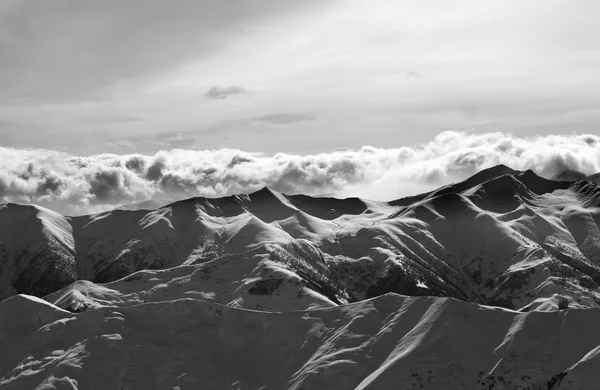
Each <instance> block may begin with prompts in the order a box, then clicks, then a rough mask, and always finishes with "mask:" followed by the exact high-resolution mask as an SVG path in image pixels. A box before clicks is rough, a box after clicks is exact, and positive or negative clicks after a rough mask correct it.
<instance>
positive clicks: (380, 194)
mask: <svg viewBox="0 0 600 390" xmlns="http://www.w3.org/2000/svg"><path fill="white" fill-rule="evenodd" d="M497 164H505V165H508V166H510V167H512V168H515V169H520V170H525V169H533V170H534V171H536V172H538V174H540V175H542V176H545V177H551V176H553V175H554V174H556V173H558V172H560V171H562V170H564V169H573V170H577V171H581V172H583V173H585V174H592V173H595V172H598V171H600V137H599V136H596V135H591V134H580V135H578V134H573V135H567V136H562V135H548V136H541V137H535V138H522V137H517V136H514V135H511V134H508V133H500V132H496V133H483V134H475V133H467V132H463V131H445V132H443V133H440V134H439V135H438V136H436V137H435V138H434V139H433V140H431V141H430V142H428V143H425V144H420V145H413V146H404V147H399V148H390V149H385V148H375V147H372V146H364V147H362V148H360V149H353V150H339V151H332V152H330V153H321V154H311V155H297V154H286V153H277V154H275V155H272V156H267V155H262V154H256V153H254V154H252V153H247V152H244V151H241V150H237V149H219V150H182V149H173V150H171V151H168V152H166V151H161V152H158V153H156V154H154V155H143V154H123V155H118V154H100V155H94V156H87V157H79V156H73V155H69V154H66V153H61V152H56V151H51V150H43V149H36V150H29V149H12V148H0V166H2V167H3V169H2V170H0V201H2V202H9V201H10V202H26V203H37V204H40V205H42V206H46V207H50V208H53V209H55V210H58V211H62V212H65V213H67V214H82V213H89V212H92V211H101V210H106V209H109V208H113V207H117V206H120V205H123V204H131V203H138V202H142V201H146V200H149V199H154V200H157V199H159V200H162V201H172V200H177V199H182V198H185V197H192V196H209V197H215V196H226V195H231V194H236V193H247V192H252V191H255V190H258V189H260V188H261V187H263V186H268V187H271V188H273V189H275V190H277V191H281V192H284V193H305V194H310V195H320V194H334V195H336V196H342V197H347V196H362V197H366V198H371V199H376V200H392V199H397V198H400V197H402V196H408V195H411V194H415V193H418V192H422V191H425V190H431V189H434V188H437V187H439V186H441V185H444V184H448V183H451V182H456V181H459V180H463V179H465V178H466V177H468V176H470V175H472V174H474V173H475V172H477V171H479V170H481V169H484V168H488V167H491V166H494V165H497Z"/></svg>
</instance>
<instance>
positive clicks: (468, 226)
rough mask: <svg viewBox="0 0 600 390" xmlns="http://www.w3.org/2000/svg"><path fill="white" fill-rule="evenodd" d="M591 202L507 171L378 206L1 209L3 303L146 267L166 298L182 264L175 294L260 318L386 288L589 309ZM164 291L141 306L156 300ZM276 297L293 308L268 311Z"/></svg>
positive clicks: (599, 256)
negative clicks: (89, 211) (79, 213)
mask: <svg viewBox="0 0 600 390" xmlns="http://www.w3.org/2000/svg"><path fill="white" fill-rule="evenodd" d="M563 176H569V175H566V174H565V175H563ZM571 176H575V177H577V175H573V174H571V175H570V176H569V177H571ZM599 206H600V188H599V187H598V186H597V185H596V184H595V183H594V182H593V181H589V180H586V181H575V182H571V181H565V180H560V181H553V180H547V179H544V178H541V177H539V176H537V175H536V174H535V173H533V172H532V171H526V172H519V171H514V170H512V169H510V168H507V167H505V166H497V167H493V168H490V169H488V170H485V171H482V172H479V173H478V174H476V175H474V176H473V177H471V178H469V179H467V180H465V181H464V182H461V183H457V184H453V185H450V186H446V187H442V188H440V189H438V190H436V191H433V192H431V193H426V194H421V195H417V196H414V197H411V198H406V199H400V200H397V201H392V202H388V203H385V202H371V201H367V200H361V199H357V198H351V199H332V198H311V197H308V196H303V195H293V196H288V195H283V194H280V193H277V192H274V191H271V190H269V189H266V188H265V189H263V190H261V191H258V192H256V193H253V194H250V195H237V196H231V197H227V198H219V199H206V198H192V199H188V200H185V201H181V202H177V203H173V204H171V205H168V206H165V207H162V208H159V209H157V210H153V211H147V210H114V211H111V212H106V213H101V214H95V215H90V216H83V217H65V216H62V215H59V214H56V213H54V212H52V211H49V210H46V209H43V208H41V207H37V206H19V205H14V204H7V205H3V206H2V208H1V209H0V272H1V273H0V298H1V299H5V298H7V297H9V296H11V295H14V294H16V293H25V294H33V295H37V296H45V295H47V294H50V293H53V292H56V291H58V290H59V289H62V288H63V287H66V286H68V285H69V284H71V283H73V282H75V281H76V280H88V281H91V282H94V283H110V282H113V281H118V280H119V279H123V278H125V277H127V276H128V275H130V274H132V273H134V272H137V271H144V270H148V271H152V272H154V273H155V281H156V280H163V281H164V283H163V284H164V285H167V286H169V288H173V287H172V286H171V284H172V280H171V279H168V278H169V277H170V276H169V275H170V274H171V273H172V272H175V271H169V270H170V269H172V268H173V267H187V268H185V270H183V271H177V272H187V273H188V274H187V276H186V275H183V276H182V281H180V282H178V286H179V287H178V289H179V290H181V292H182V293H186V294H191V295H194V294H195V295H199V294H200V295H202V296H207V297H213V300H214V301H216V302H221V303H224V304H230V305H232V306H240V307H245V308H249V309H258V310H262V309H265V308H271V309H273V310H282V309H283V307H284V306H285V307H288V308H296V309H298V308H302V309H304V308H307V307H323V305H325V306H329V305H331V304H339V303H345V302H353V301H356V300H361V299H366V298H371V297H375V296H378V295H381V294H385V293H387V292H395V293H398V294H407V295H430V296H448V297H454V298H458V299H461V300H465V301H471V302H476V303H481V304H488V305H498V306H502V307H506V308H511V309H520V308H525V307H537V306H538V305H537V304H536V305H533V306H531V304H532V303H533V302H534V301H536V300H537V299H548V298H551V297H553V296H555V295H560V296H561V297H564V299H566V300H567V304H568V306H569V307H597V306H599V302H600V293H599V292H598V290H597V287H598V283H599V282H600V249H599V248H600V229H599V228H598V222H599V221H600V211H599V210H600V209H599ZM161 270H165V271H164V272H162V271H161ZM192 274H193V275H203V276H202V277H200V276H197V277H196V278H197V279H198V280H201V281H202V282H203V283H201V284H202V286H203V287H202V288H200V287H198V285H197V283H191V284H190V283H185V282H184V281H185V280H188V279H189V280H191V277H190V275H192ZM149 279H151V278H149ZM273 280H275V281H273ZM115 283H117V284H114V285H111V286H110V288H111V289H113V290H115V291H119V294H121V295H122V294H132V293H136V294H138V295H140V294H141V291H146V290H140V291H137V292H136V291H133V290H132V288H131V287H123V283H121V282H115ZM149 283H150V284H152V283H154V282H149ZM148 286H149V285H148V284H143V285H140V289H142V288H144V289H145V288H146V287H148ZM267 286H268V287H267ZM154 287H156V286H154ZM91 291H92V292H90V293H89V294H88V295H86V296H87V297H88V298H89V299H91V300H94V299H95V298H94V293H93V291H95V290H94V289H92V290H91ZM160 291H161V288H158V287H156V288H155V289H154V290H152V291H151V292H149V293H148V292H146V293H145V294H142V295H144V296H145V298H143V299H142V298H140V299H141V300H142V301H143V300H144V299H145V300H149V301H152V300H153V299H158V298H157V297H158V296H161V293H160ZM266 291H269V292H270V293H269V294H267V293H266ZM277 294H283V295H284V296H286V297H288V298H289V297H291V296H293V295H296V296H297V299H298V303H292V302H291V301H289V300H288V301H286V302H287V303H286V304H285V305H283V304H281V299H275V300H272V303H271V304H269V303H268V302H267V301H269V299H268V298H271V297H272V296H273V295H274V296H279V295H277ZM249 297H253V298H249ZM257 297H258V298H260V299H254V298H257ZM306 297H312V298H311V299H306ZM88 298H86V299H88ZM136 299H137V298H136ZM299 302H302V303H299ZM87 304H90V302H88V303H86V305H87ZM76 306H77V305H76ZM84 306H85V305H84Z"/></svg>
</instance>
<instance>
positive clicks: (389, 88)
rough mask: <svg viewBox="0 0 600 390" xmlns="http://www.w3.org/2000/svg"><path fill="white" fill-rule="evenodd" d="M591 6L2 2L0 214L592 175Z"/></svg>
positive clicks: (596, 91)
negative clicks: (21, 207)
mask: <svg viewBox="0 0 600 390" xmlns="http://www.w3.org/2000/svg"><path fill="white" fill-rule="evenodd" d="M598 16H600V3H597V2H594V1H593V0H574V1H564V0H546V1H542V0H532V1H528V2H526V3H523V2H517V1H516V0H509V1H504V2H482V1H475V0H458V1H455V2H452V3H450V2H444V1H441V0H426V1H408V0H407V1H392V0H371V1H358V0H356V1H337V0H318V1H317V0H307V1H302V2H299V1H291V0H289V1H285V0H264V1H259V0H245V1H235V0H234V1H208V0H201V1H195V0H194V1H192V0H182V1H178V2H174V3H173V2H169V3H167V2H163V1H158V0H151V1H144V2H142V1H123V2H118V3H116V2H111V3H107V2H98V1H74V0H65V1H47V2H41V1H34V0H9V1H4V2H2V4H0V53H2V55H0V69H1V70H2V72H0V164H1V166H2V169H0V202H6V201H17V202H32V203H37V204H41V205H44V206H47V207H50V208H54V209H56V210H59V211H62V212H67V213H75V214H77V213H85V212H93V211H98V210H105V209H108V208H111V207H116V206H120V205H122V204H128V203H136V202H141V201H145V200H148V199H158V200H161V201H166V200H174V199H179V198H181V197H188V196H221V195H229V194H232V193H239V192H249V191H253V190H256V189H257V188H261V187H264V186H268V187H272V188H274V189H275V190H278V191H282V192H290V193H299V192H302V193H306V194H309V195H332V196H341V197H346V196H360V197H365V198H369V199H374V200H391V199H396V198H399V197H402V196H407V195H411V194H415V193H419V192H423V191H428V190H431V189H434V188H436V187H439V186H441V185H445V184H448V183H450V182H454V181H458V180H462V179H464V178H466V177H467V176H469V175H471V174H473V173H475V172H476V171H478V170H480V169H483V168H486V167H489V166H492V165H496V164H499V163H504V164H506V165H508V166H511V167H512V168H515V169H529V168H531V169H534V170H536V172H539V173H540V174H542V175H547V176H548V175H549V176H551V175H553V174H556V173H557V171H559V170H561V169H574V170H578V171H582V172H583V173H585V174H591V173H595V172H598V171H600V137H598V136H597V135H596V134H598V133H599V131H598V124H599V123H600V98H598V97H599V96H600V76H598V71H597V70H598V69H599V68H600V45H598V43H597V42H596V41H597V39H596V38H594V37H596V36H598V35H599V34H600V27H599V26H598V24H597V23H596V20H597V18H598Z"/></svg>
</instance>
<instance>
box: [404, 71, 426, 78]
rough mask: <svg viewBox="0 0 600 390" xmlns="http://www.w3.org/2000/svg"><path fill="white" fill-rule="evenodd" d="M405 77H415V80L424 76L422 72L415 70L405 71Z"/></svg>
mask: <svg viewBox="0 0 600 390" xmlns="http://www.w3.org/2000/svg"><path fill="white" fill-rule="evenodd" d="M406 77H408V78H409V79H417V80H420V79H424V78H425V76H424V75H423V74H421V73H419V72H416V71H411V72H407V73H406Z"/></svg>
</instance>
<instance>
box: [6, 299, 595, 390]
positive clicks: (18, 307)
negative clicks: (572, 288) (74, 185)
mask: <svg viewBox="0 0 600 390" xmlns="http://www.w3.org/2000/svg"><path fill="white" fill-rule="evenodd" d="M106 293H107V294H109V293H110V292H106ZM599 321H600V310H599V309H588V310H578V309H567V310H562V311H550V312H529V313H519V312H515V311H510V310H507V309H501V308H494V307H489V306H480V305H476V304H471V303H467V302H462V301H458V300H454V299H450V298H438V297H407V296H400V295H395V294H386V295H383V296H380V297H378V298H374V299H370V300H366V301H362V302H358V303H354V304H349V305H345V306H339V307H333V308H328V309H320V310H313V311H294V312H285V313H272V312H259V311H249V310H243V309H237V308H231V307H227V306H223V305H220V304H216V303H213V302H206V301H201V300H198V299H193V298H191V299H190V298H187V299H185V298H180V299H176V300H170V301H162V302H154V303H145V304H138V305H127V306H122V307H105V308H101V309H97V310H93V311H87V312H83V313H77V314H73V313H69V312H66V311H62V310H61V309H59V308H57V307H56V306H54V305H51V304H49V303H46V302H44V301H41V300H39V299H36V298H34V297H29V296H23V295H18V296H14V297H12V298H9V299H7V300H5V301H3V302H0V351H2V352H3V353H2V354H0V388H2V389H80V390H82V389H90V390H91V389H101V390H112V389H114V390H129V389H148V390H150V389H180V390H184V389H253V390H255V389H296V390H299V389H407V390H409V389H580V390H585V389H590V390H592V389H597V370H598V368H599V367H598V350H599V349H600V347H599V345H600V334H599V333H598V332H597V329H596V328H597V324H598V323H599Z"/></svg>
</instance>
